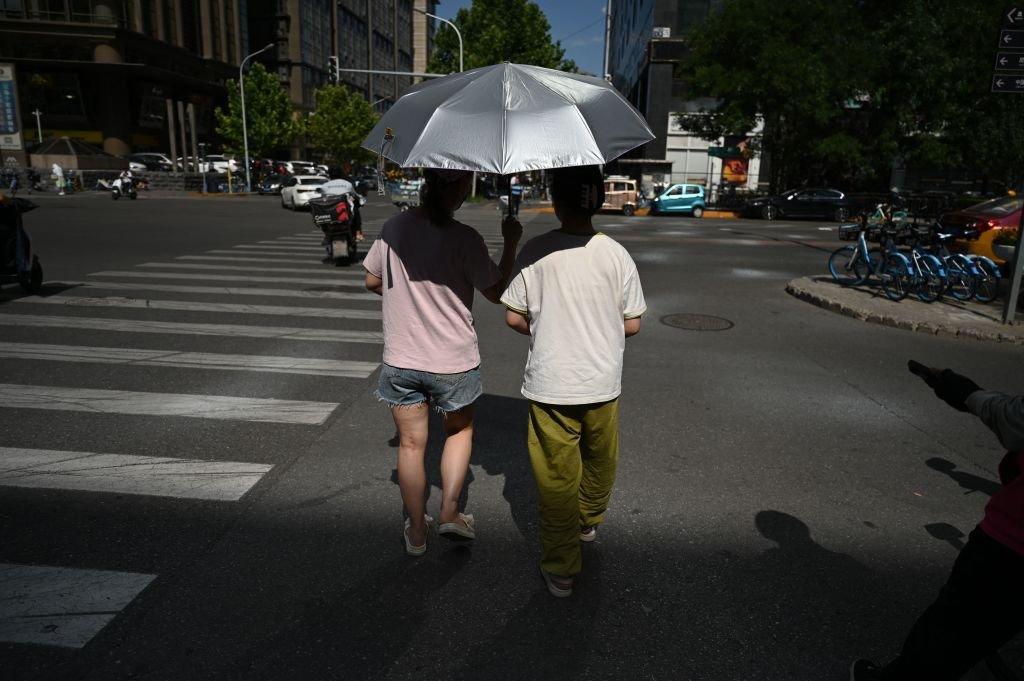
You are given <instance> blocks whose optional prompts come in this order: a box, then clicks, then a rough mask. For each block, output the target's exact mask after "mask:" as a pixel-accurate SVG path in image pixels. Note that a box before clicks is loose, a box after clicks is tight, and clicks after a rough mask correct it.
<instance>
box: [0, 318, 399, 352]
mask: <svg viewBox="0 0 1024 681" xmlns="http://www.w3.org/2000/svg"><path fill="white" fill-rule="evenodd" d="M0 326H28V327H32V326H35V327H56V328H67V329H91V330H94V331H117V332H120V333H167V334H180V335H187V336H229V337H246V338H273V339H277V340H295V341H325V342H332V343H373V344H376V345H379V344H381V343H383V342H384V334H383V333H381V332H379V331H347V330H342V329H302V328H293V327H282V326H245V325H242V324H187V323H183V322H154V321H148V320H143V319H107V318H100V317H60V316H48V315H30V314H0Z"/></svg>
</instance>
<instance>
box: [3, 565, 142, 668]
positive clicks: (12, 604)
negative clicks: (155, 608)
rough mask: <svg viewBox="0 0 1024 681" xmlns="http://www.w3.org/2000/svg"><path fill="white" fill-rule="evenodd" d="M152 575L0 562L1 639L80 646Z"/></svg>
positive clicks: (107, 621) (98, 631) (121, 608)
mask: <svg viewBox="0 0 1024 681" xmlns="http://www.w3.org/2000/svg"><path fill="white" fill-rule="evenodd" d="M154 579H156V575H147V574H141V573H137V572H113V571H110V570H80V569H72V568H63V567H50V566H44V565H14V564H12V563H0V641H3V642H5V643H27V644H34V645H44V646H55V647H60V648H81V647H83V646H84V645H85V644H86V643H88V642H89V641H90V640H92V638H93V637H94V636H96V634H98V633H100V631H101V630H102V629H103V627H105V626H106V625H107V624H108V623H110V621H111V620H113V619H114V618H115V617H117V615H118V614H119V613H120V612H121V611H122V610H124V609H125V608H126V607H127V606H128V604H129V603H131V602H132V600H134V599H135V597H136V596H138V595H139V594H140V593H142V591H143V590H144V589H145V588H146V587H147V586H149V585H150V583H151V582H152V581H153V580H154Z"/></svg>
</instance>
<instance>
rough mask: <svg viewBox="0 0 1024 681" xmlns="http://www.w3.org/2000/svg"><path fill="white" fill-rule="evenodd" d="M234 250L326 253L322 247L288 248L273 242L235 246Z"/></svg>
mask: <svg viewBox="0 0 1024 681" xmlns="http://www.w3.org/2000/svg"><path fill="white" fill-rule="evenodd" d="M234 248H244V249H245V250H247V251H249V250H253V251H263V250H268V251H275V250H276V251H305V252H309V253H312V252H320V253H323V252H324V249H323V247H322V246H313V245H309V246H288V245H286V244H275V243H274V242H273V241H262V242H260V243H256V244H239V245H237V246H234Z"/></svg>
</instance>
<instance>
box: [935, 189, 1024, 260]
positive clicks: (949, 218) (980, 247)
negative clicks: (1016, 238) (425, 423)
mask: <svg viewBox="0 0 1024 681" xmlns="http://www.w3.org/2000/svg"><path fill="white" fill-rule="evenodd" d="M1022 206H1024V198H1022V197H1020V196H1000V197H997V198H994V199H989V200H988V201H982V202H981V203H978V204H975V205H973V206H970V207H968V208H964V209H963V210H958V211H954V212H952V213H946V214H944V215H942V216H941V217H939V224H941V225H942V227H943V229H945V230H948V231H950V232H951V233H953V234H958V235H962V234H964V233H965V232H977V233H978V236H977V238H974V239H963V238H960V239H957V242H956V245H957V248H958V249H959V250H962V251H967V252H969V253H975V254H977V255H984V256H987V257H989V258H998V256H996V255H995V253H993V251H992V241H993V240H994V239H995V238H996V236H998V235H999V234H1000V233H1001V232H1003V231H1004V230H1016V229H1019V228H1020V212H1021V208H1022ZM998 259H999V260H1002V259H1001V258H998Z"/></svg>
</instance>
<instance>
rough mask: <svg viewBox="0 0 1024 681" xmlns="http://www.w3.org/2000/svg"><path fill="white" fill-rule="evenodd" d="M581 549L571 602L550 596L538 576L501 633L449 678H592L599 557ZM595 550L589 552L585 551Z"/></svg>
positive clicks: (468, 680)
mask: <svg viewBox="0 0 1024 681" xmlns="http://www.w3.org/2000/svg"><path fill="white" fill-rule="evenodd" d="M587 549H588V550H587V551H584V558H583V560H584V567H583V573H582V574H580V575H579V576H578V577H577V578H576V584H575V586H574V588H573V592H574V593H573V595H572V596H570V597H569V598H564V599H563V598H554V597H553V596H551V595H550V594H549V593H548V591H547V588H546V587H545V586H544V582H543V580H542V579H541V577H540V573H539V572H537V573H536V580H535V582H536V590H535V591H534V593H533V595H532V596H530V600H529V601H527V602H526V603H525V604H524V605H523V606H522V607H521V608H519V609H518V610H517V611H515V613H513V614H512V616H511V617H510V618H509V619H508V621H507V622H506V624H505V626H504V627H502V628H501V630H500V631H497V632H495V634H494V635H493V636H492V637H490V638H488V639H487V640H485V641H482V642H480V643H478V644H477V645H476V647H475V648H474V649H473V650H472V651H471V652H470V653H469V654H468V655H467V656H466V657H465V658H464V659H463V660H462V663H461V666H460V668H459V670H458V671H457V672H456V673H454V674H453V675H452V678H453V679H459V680H462V681H477V680H478V679H487V680H488V681H521V680H522V679H559V680H568V679H578V678H591V677H592V674H590V673H588V668H587V666H588V663H590V659H589V657H590V652H591V648H592V646H593V645H594V640H595V632H594V628H595V626H596V622H597V620H598V618H599V616H600V614H601V612H602V584H601V553H600V548H599V547H597V546H593V547H587ZM589 549H593V550H589Z"/></svg>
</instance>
